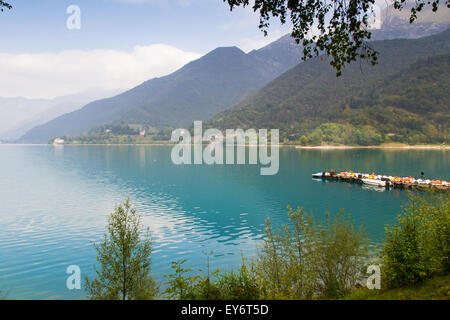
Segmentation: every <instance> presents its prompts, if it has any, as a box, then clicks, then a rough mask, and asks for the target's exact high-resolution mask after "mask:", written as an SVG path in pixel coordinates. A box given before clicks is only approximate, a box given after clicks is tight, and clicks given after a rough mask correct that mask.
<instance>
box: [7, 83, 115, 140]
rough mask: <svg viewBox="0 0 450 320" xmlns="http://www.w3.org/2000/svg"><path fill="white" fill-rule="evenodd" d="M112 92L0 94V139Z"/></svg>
mask: <svg viewBox="0 0 450 320" xmlns="http://www.w3.org/2000/svg"><path fill="white" fill-rule="evenodd" d="M112 94H114V92H111V91H105V90H101V89H92V90H88V91H85V92H81V93H78V94H72V95H67V96H61V97H56V98H54V99H27V98H21V97H18V98H2V97H0V128H1V129H0V130H1V131H0V139H1V140H5V141H14V140H16V139H18V138H20V137H21V136H22V135H23V134H25V133H26V132H27V131H28V130H30V129H31V128H33V127H35V126H38V125H41V124H44V123H46V122H48V121H50V120H52V119H54V118H56V117H59V116H60V115H62V114H65V113H68V112H72V111H74V110H77V109H80V108H81V107H83V106H84V105H86V103H89V102H91V101H93V100H96V99H99V98H104V97H105V96H108V95H112Z"/></svg>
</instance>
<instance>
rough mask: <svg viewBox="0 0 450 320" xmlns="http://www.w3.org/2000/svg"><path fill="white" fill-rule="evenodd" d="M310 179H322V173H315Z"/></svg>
mask: <svg viewBox="0 0 450 320" xmlns="http://www.w3.org/2000/svg"><path fill="white" fill-rule="evenodd" d="M312 177H313V178H322V177H323V172H317V173H314V174H313V175H312Z"/></svg>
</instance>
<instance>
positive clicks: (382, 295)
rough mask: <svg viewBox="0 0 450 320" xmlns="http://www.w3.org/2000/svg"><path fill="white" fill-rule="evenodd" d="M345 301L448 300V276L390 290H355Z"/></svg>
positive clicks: (449, 289) (449, 284)
mask: <svg viewBox="0 0 450 320" xmlns="http://www.w3.org/2000/svg"><path fill="white" fill-rule="evenodd" d="M345 299H346V300H450V274H449V275H445V276H436V277H433V278H432V279H430V280H427V281H425V282H423V283H420V284H417V285H413V286H408V287H402V288H396V289H390V290H383V289H382V290H369V289H367V288H361V289H356V290H354V291H353V292H352V293H350V294H349V295H348V296H347V297H345Z"/></svg>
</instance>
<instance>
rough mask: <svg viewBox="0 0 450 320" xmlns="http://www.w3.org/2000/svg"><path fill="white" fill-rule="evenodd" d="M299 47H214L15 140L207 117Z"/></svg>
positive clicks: (296, 55) (294, 58) (293, 56)
mask: <svg viewBox="0 0 450 320" xmlns="http://www.w3.org/2000/svg"><path fill="white" fill-rule="evenodd" d="M301 55H302V49H301V48H300V47H299V46H297V45H295V44H294V41H293V40H292V39H291V38H290V37H289V36H285V37H282V38H280V39H279V40H277V41H275V42H274V43H272V44H270V45H268V46H266V47H264V48H262V49H259V50H254V51H252V52H250V53H248V54H246V53H245V52H243V51H242V50H240V49H239V48H236V47H227V48H217V49H215V50H213V51H211V52H209V53H208V54H206V55H204V56H203V57H201V58H200V59H198V60H195V61H192V62H190V63H188V64H187V65H185V66H184V67H182V68H181V69H179V70H178V71H176V72H174V73H172V74H170V75H168V76H165V77H161V78H154V79H151V80H149V81H146V82H144V83H142V84H141V85H139V86H137V87H135V88H133V89H131V90H128V91H126V92H124V93H122V94H120V95H117V96H115V97H112V98H109V99H102V100H99V101H95V102H92V103H90V104H88V105H86V106H85V107H84V108H82V109H80V110H77V111H75V112H71V113H69V114H65V115H62V116H61V117H58V118H56V119H54V120H52V121H50V122H48V123H46V124H44V125H41V126H38V127H36V128H33V129H32V130H30V131H29V132H27V133H26V134H25V135H24V136H23V137H22V138H21V139H20V140H21V141H23V142H46V141H48V139H50V138H51V137H56V136H64V135H69V136H76V135H79V134H81V133H83V132H85V131H88V130H90V129H91V128H93V127H97V126H100V125H103V124H110V123H128V124H146V125H151V126H154V127H158V128H163V127H169V126H172V127H183V126H189V125H191V124H192V121H193V120H202V119H208V118H210V117H211V116H213V115H214V114H216V113H217V112H220V111H222V110H224V109H226V108H227V107H229V106H231V105H233V104H235V103H237V102H238V101H239V100H241V99H242V98H243V97H245V96H247V95H249V94H251V93H254V92H256V90H258V89H260V88H262V87H263V86H264V85H266V84H267V83H269V81H271V80H272V79H274V78H276V77H277V76H279V75H280V74H282V73H283V72H285V71H287V70H288V69H290V68H292V67H293V66H295V65H296V64H297V63H299V62H300V61H301V60H300V58H301Z"/></svg>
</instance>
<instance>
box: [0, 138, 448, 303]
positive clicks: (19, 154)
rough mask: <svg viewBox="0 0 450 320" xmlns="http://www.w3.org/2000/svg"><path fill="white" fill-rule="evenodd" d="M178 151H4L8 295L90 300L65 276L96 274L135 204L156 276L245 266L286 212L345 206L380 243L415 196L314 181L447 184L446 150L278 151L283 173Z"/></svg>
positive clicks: (0, 262) (2, 234) (1, 256)
mask: <svg viewBox="0 0 450 320" xmlns="http://www.w3.org/2000/svg"><path fill="white" fill-rule="evenodd" d="M170 152H171V147H170V146H56V147H54V146H47V145H33V146H32V145H0V203H1V205H0V288H1V289H2V291H3V292H6V293H7V295H8V298H13V299H83V298H84V296H85V293H84V291H83V290H68V289H67V288H66V277H67V276H68V275H67V274H66V268H67V267H68V266H69V265H78V266H80V268H81V271H82V275H83V276H84V275H89V276H92V275H93V265H94V264H95V262H96V260H95V257H96V254H95V250H94V249H93V247H92V243H93V242H94V241H99V240H100V239H101V237H102V234H103V233H104V231H105V225H106V216H107V214H109V213H110V212H111V211H112V210H113V209H114V206H115V205H116V204H119V203H122V202H123V201H124V200H126V199H127V198H128V197H129V198H130V199H131V201H132V203H133V205H135V207H136V209H137V210H138V211H139V212H141V213H142V214H143V215H144V223H145V225H146V226H148V227H150V230H151V232H152V238H153V239H154V248H155V251H154V253H153V255H152V259H153V263H152V266H153V274H154V276H155V278H157V279H158V280H159V281H160V282H163V281H164V280H165V278H164V274H168V273H170V272H171V270H170V262H171V261H174V260H176V259H187V260H188V264H187V265H188V266H189V267H193V268H204V267H205V265H206V257H205V255H204V253H205V252H209V251H211V250H213V251H214V254H213V256H212V257H211V266H212V268H213V269H215V268H220V269H221V270H228V269H231V268H235V267H237V266H239V264H240V261H241V256H242V255H244V256H245V257H252V256H254V255H255V252H256V248H257V247H258V245H260V244H261V240H262V239H263V235H264V234H263V232H264V220H265V219H266V218H267V217H269V218H270V219H271V220H272V222H273V223H274V225H276V226H279V225H281V224H283V223H286V222H287V220H288V219H287V210H286V206H287V205H291V206H292V207H296V206H303V207H306V208H308V209H310V210H312V211H313V212H314V213H315V214H316V216H317V217H318V218H319V219H322V218H323V217H324V214H325V212H326V211H327V210H330V211H331V213H332V214H335V213H336V212H337V211H338V210H340V209H341V208H345V209H346V211H347V212H349V213H350V214H351V215H352V217H353V219H354V220H355V222H356V223H357V224H361V223H364V224H365V226H366V228H367V230H368V232H369V234H370V238H371V240H372V243H374V244H377V243H379V242H380V241H381V240H382V239H383V237H384V226H385V225H386V224H392V223H394V222H395V219H396V216H397V214H398V213H400V211H401V206H402V203H404V201H405V200H406V199H407V192H405V191H402V190H398V189H394V190H384V191H381V190H379V189H377V188H369V187H365V186H362V185H357V184H348V183H343V182H322V181H316V180H313V179H311V174H312V173H316V172H318V171H322V170H326V169H337V170H339V169H353V170H354V171H363V172H372V171H374V172H377V173H385V174H392V175H414V176H418V175H420V172H421V171H424V172H425V175H426V176H428V177H433V178H447V179H448V178H450V165H449V164H450V151H448V150H380V149H347V150H305V149H295V148H288V147H286V148H280V167H279V172H278V174H277V175H274V176H261V175H260V166H259V165H211V166H210V165H206V164H204V165H180V166H176V165H174V164H172V162H171V160H170Z"/></svg>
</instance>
